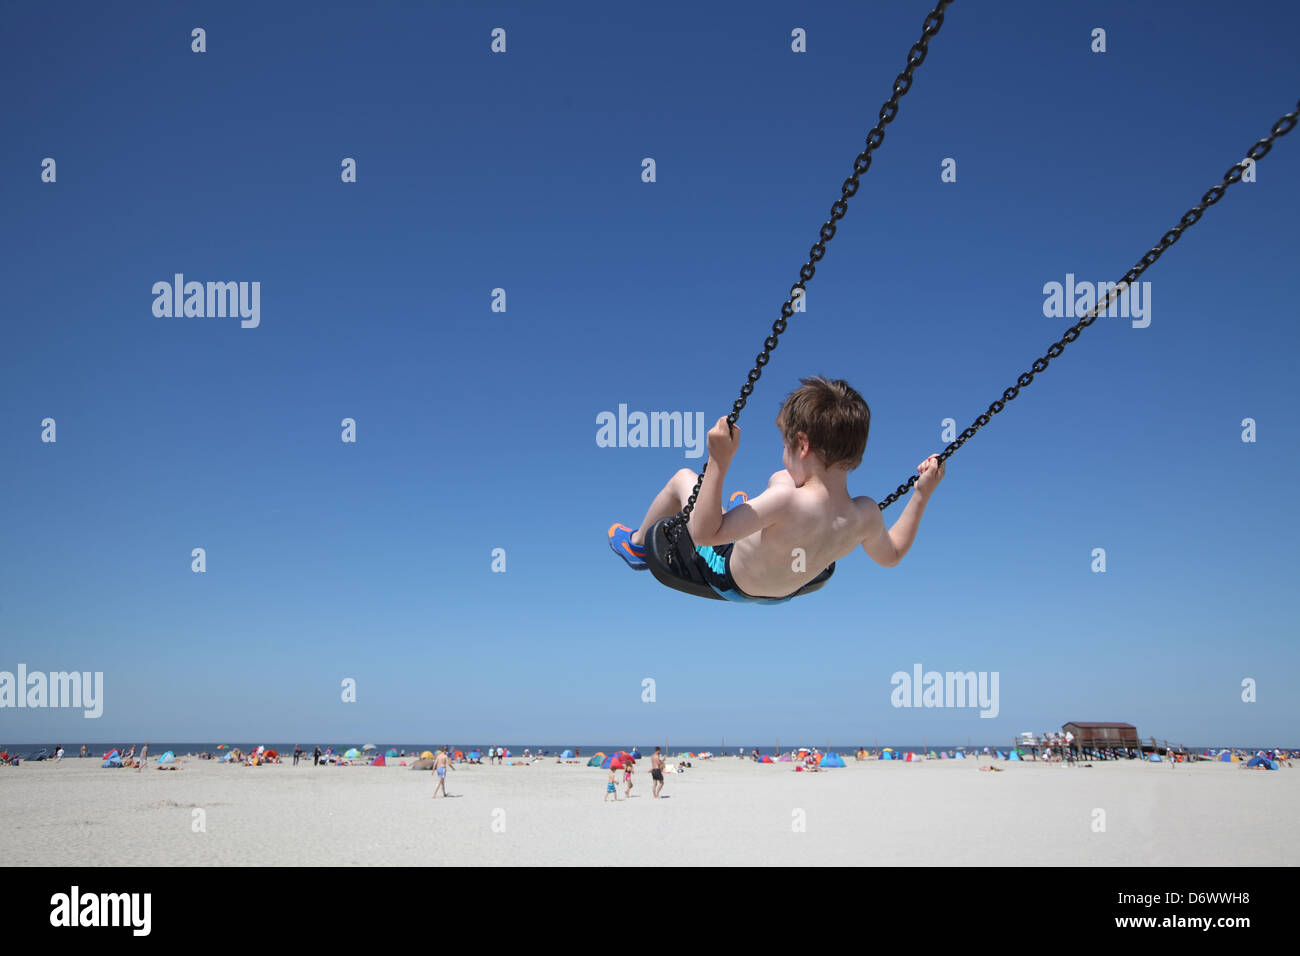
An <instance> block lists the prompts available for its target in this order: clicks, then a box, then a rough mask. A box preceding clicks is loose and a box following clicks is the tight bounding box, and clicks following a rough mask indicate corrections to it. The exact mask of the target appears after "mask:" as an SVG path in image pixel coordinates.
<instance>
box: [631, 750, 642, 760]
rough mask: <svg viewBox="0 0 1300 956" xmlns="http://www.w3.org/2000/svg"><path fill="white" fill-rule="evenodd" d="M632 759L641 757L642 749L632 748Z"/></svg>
mask: <svg viewBox="0 0 1300 956" xmlns="http://www.w3.org/2000/svg"><path fill="white" fill-rule="evenodd" d="M632 759H633V760H640V759H641V751H639V750H637V749H636V748H635V747H633V748H632Z"/></svg>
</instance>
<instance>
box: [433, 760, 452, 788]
mask: <svg viewBox="0 0 1300 956" xmlns="http://www.w3.org/2000/svg"><path fill="white" fill-rule="evenodd" d="M450 766H451V761H450V760H448V759H447V751H446V750H439V751H438V756H437V757H435V758H434V759H433V772H434V773H436V774H437V775H438V785H437V786H436V787H434V788H433V798H434V799H435V800H436V799H438V791H439V790H441V791H442V795H443V796H444V797H447V796H450V794H448V793H447V768H448V767H450Z"/></svg>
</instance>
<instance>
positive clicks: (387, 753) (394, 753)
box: [384, 747, 399, 757]
mask: <svg viewBox="0 0 1300 956" xmlns="http://www.w3.org/2000/svg"><path fill="white" fill-rule="evenodd" d="M384 756H385V757H396V756H399V754H398V753H397V751H396V750H394V749H393V748H392V747H389V748H388V749H387V750H386V751H384Z"/></svg>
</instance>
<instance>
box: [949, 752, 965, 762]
mask: <svg viewBox="0 0 1300 956" xmlns="http://www.w3.org/2000/svg"><path fill="white" fill-rule="evenodd" d="M952 759H953V760H965V759H966V752H965V751H963V750H958V751H957V752H956V753H955V754H953V757H952Z"/></svg>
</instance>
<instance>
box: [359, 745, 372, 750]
mask: <svg viewBox="0 0 1300 956" xmlns="http://www.w3.org/2000/svg"><path fill="white" fill-rule="evenodd" d="M361 749H362V750H374V749H375V745H374V744H366V745H365V746H364V747H362V748H361Z"/></svg>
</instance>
